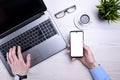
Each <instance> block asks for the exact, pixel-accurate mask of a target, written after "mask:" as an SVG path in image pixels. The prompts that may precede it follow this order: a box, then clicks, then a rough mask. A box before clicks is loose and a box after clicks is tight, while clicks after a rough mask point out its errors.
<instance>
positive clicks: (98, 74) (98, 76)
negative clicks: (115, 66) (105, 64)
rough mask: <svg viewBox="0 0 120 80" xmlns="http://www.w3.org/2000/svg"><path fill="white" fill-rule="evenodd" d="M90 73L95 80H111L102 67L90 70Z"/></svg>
mask: <svg viewBox="0 0 120 80" xmlns="http://www.w3.org/2000/svg"><path fill="white" fill-rule="evenodd" d="M89 71H90V73H91V75H92V77H93V80H111V79H110V77H109V76H108V75H107V73H106V72H105V70H104V69H103V68H102V66H100V65H99V66H98V67H96V68H92V69H89Z"/></svg>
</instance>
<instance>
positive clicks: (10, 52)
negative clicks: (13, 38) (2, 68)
mask: <svg viewBox="0 0 120 80" xmlns="http://www.w3.org/2000/svg"><path fill="white" fill-rule="evenodd" d="M8 54H9V55H8V59H9V61H10V63H11V64H12V63H13V62H14V60H13V58H12V48H10V50H9V53H8Z"/></svg>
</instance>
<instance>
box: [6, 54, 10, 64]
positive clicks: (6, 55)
mask: <svg viewBox="0 0 120 80" xmlns="http://www.w3.org/2000/svg"><path fill="white" fill-rule="evenodd" d="M6 56H7V62H8V64H9V65H11V63H10V60H9V54H8V52H7V54H6Z"/></svg>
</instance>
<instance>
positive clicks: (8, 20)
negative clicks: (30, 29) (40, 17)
mask: <svg viewBox="0 0 120 80" xmlns="http://www.w3.org/2000/svg"><path fill="white" fill-rule="evenodd" d="M45 10H46V7H45V5H44V3H43V1H42V0H0V34H2V33H4V32H6V31H7V30H9V29H11V28H13V27H14V26H16V25H18V24H20V23H21V22H23V21H25V20H27V19H29V18H30V17H32V16H34V15H36V14H37V13H40V12H43V11H45Z"/></svg>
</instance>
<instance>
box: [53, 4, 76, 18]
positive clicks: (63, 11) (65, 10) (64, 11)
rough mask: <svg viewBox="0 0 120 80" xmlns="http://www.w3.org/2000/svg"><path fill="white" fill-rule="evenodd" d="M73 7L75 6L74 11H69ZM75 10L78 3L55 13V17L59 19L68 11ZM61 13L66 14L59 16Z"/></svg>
mask: <svg viewBox="0 0 120 80" xmlns="http://www.w3.org/2000/svg"><path fill="white" fill-rule="evenodd" d="M72 8H74V10H73V11H72V12H69V11H68V10H69V9H72ZM75 10H76V5H73V6H71V7H69V8H66V9H64V10H62V11H60V12H58V13H56V14H55V17H56V18H57V19H59V18H62V17H64V16H65V14H66V13H73V12H74V11H75ZM60 13H64V14H63V15H62V16H60V17H57V15H59V14H60Z"/></svg>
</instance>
